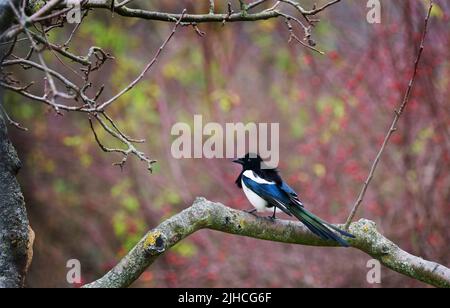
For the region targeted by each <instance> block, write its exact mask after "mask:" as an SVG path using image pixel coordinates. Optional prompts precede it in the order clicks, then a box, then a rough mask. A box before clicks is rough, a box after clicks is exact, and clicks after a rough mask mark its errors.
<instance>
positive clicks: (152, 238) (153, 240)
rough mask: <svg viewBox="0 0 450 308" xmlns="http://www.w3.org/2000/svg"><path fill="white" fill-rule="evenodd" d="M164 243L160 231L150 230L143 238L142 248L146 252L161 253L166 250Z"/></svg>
mask: <svg viewBox="0 0 450 308" xmlns="http://www.w3.org/2000/svg"><path fill="white" fill-rule="evenodd" d="M165 243H166V240H165V238H164V235H163V234H162V233H161V232H160V231H154V232H150V233H149V234H147V236H146V238H145V241H144V249H145V251H146V252H148V253H154V252H156V253H163V252H164V251H165V250H166V248H165Z"/></svg>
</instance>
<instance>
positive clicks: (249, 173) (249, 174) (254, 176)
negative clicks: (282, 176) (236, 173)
mask: <svg viewBox="0 0 450 308" xmlns="http://www.w3.org/2000/svg"><path fill="white" fill-rule="evenodd" d="M242 175H243V176H245V177H246V178H248V179H250V180H252V181H254V182H256V183H258V184H275V182H269V181H266V180H264V179H263V178H260V177H259V176H258V175H257V174H256V173H254V172H253V171H252V170H246V171H244V173H243V174H242Z"/></svg>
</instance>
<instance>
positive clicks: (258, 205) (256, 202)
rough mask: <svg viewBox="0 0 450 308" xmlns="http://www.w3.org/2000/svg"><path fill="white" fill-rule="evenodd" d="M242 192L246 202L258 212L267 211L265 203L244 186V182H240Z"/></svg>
mask: <svg viewBox="0 0 450 308" xmlns="http://www.w3.org/2000/svg"><path fill="white" fill-rule="evenodd" d="M242 190H243V191H244V193H245V196H246V197H247V199H248V201H250V203H251V204H252V205H253V206H254V207H255V209H256V210H257V211H258V212H265V211H267V201H266V200H264V199H263V198H261V197H260V196H258V195H257V194H255V193H254V192H253V191H251V190H250V188H248V187H247V186H245V184H244V181H242Z"/></svg>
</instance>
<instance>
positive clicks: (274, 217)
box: [269, 206, 277, 221]
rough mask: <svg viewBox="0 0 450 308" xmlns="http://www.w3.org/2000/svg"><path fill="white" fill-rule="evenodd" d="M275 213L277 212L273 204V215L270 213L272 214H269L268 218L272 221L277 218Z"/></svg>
mask: <svg viewBox="0 0 450 308" xmlns="http://www.w3.org/2000/svg"><path fill="white" fill-rule="evenodd" d="M276 214H277V207H276V206H274V207H273V215H272V216H269V219H270V220H273V221H274V220H275V219H277V217H276Z"/></svg>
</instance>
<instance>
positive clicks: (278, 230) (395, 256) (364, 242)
mask: <svg viewBox="0 0 450 308" xmlns="http://www.w3.org/2000/svg"><path fill="white" fill-rule="evenodd" d="M202 229H210V230H216V231H220V232H224V233H229V234H235V235H240V236H246V237H251V238H256V239H261V240H268V241H274V242H282V243H290V244H299V245H308V246H322V247H334V245H335V243H333V242H329V241H324V240H322V239H320V238H319V237H317V236H316V235H314V234H313V233H311V232H310V231H309V230H308V229H307V228H306V227H305V226H304V225H303V224H301V223H300V222H294V221H285V220H276V221H272V220H270V219H266V218H260V217H255V216H254V215H251V214H248V213H246V212H242V211H238V210H235V209H231V208H228V207H226V206H224V205H222V204H220V203H214V202H211V201H208V200H206V199H204V198H197V200H196V201H195V202H194V204H193V205H192V206H191V207H189V208H187V209H186V210H184V211H183V212H181V213H179V214H177V215H175V216H173V217H172V218H170V219H167V220H166V221H164V222H163V223H161V224H160V225H159V226H158V227H156V228H155V229H153V230H151V231H149V232H148V233H147V234H146V235H145V236H144V237H143V238H142V240H141V241H140V242H139V243H138V244H137V245H136V246H135V247H134V248H133V249H132V250H131V251H130V252H129V253H128V254H127V255H126V256H125V257H124V258H123V259H122V260H121V261H120V262H119V263H118V264H117V265H116V266H115V267H114V268H113V269H112V270H111V271H109V272H108V273H107V274H106V275H105V276H103V277H102V278H100V279H98V280H97V281H94V282H93V283H90V284H87V285H86V286H85V287H87V288H123V287H128V286H130V285H131V284H132V283H133V282H134V281H136V280H137V279H138V278H139V276H140V275H141V274H142V273H143V272H144V271H145V270H146V269H147V268H148V267H149V266H150V265H151V264H152V263H153V262H154V261H155V260H156V259H157V258H158V257H159V256H160V255H162V254H163V253H164V252H166V251H167V250H169V249H170V248H171V247H173V246H174V245H175V244H177V243H178V242H180V241H181V240H183V239H184V238H186V237H188V236H189V235H191V234H193V233H195V232H197V231H199V230H202ZM350 230H351V232H352V234H354V235H355V236H356V238H355V239H349V243H350V245H351V246H352V247H354V248H356V249H359V250H361V251H363V252H365V253H367V254H368V255H370V256H371V257H373V258H375V259H377V260H379V261H380V262H381V263H382V264H383V265H385V266H386V267H388V268H390V269H391V270H394V271H396V272H398V273H401V274H403V275H406V276H409V277H412V278H414V279H417V280H420V281H423V282H425V283H428V284H431V285H433V286H436V287H450V269H449V268H447V267H445V266H443V265H440V264H437V263H435V262H430V261H426V260H424V259H421V258H419V257H416V256H413V255H411V254H409V253H407V252H405V251H404V250H402V249H400V248H399V247H398V246H397V245H395V244H394V243H393V242H391V241H390V240H389V239H387V238H385V237H384V236H383V235H382V234H380V233H379V232H378V231H377V229H376V225H375V223H373V222H371V221H368V220H364V219H362V220H360V221H359V222H355V223H353V224H352V225H351V228H350ZM340 249H343V248H340ZM280 266H281V265H280Z"/></svg>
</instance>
